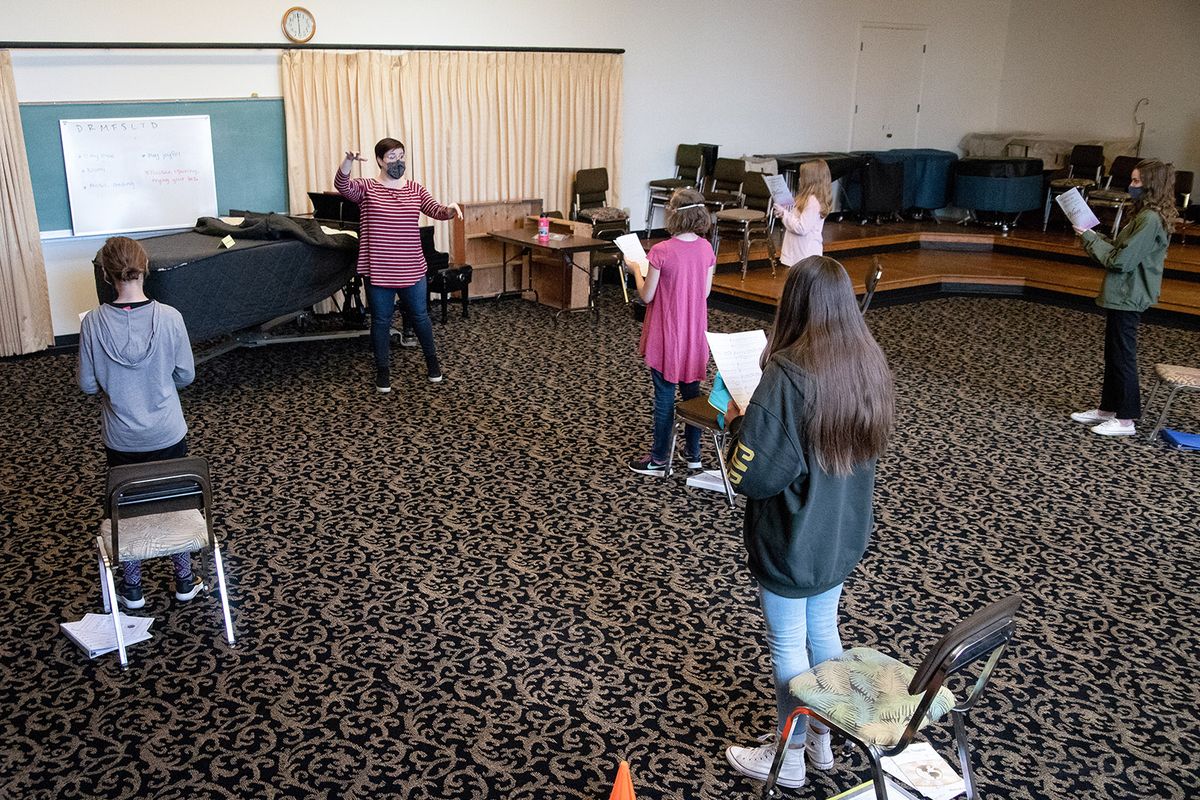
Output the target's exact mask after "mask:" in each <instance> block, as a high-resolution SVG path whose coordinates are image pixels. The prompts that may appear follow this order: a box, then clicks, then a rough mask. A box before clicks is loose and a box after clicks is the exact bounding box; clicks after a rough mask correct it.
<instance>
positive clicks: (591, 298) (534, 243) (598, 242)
mask: <svg viewBox="0 0 1200 800" xmlns="http://www.w3.org/2000/svg"><path fill="white" fill-rule="evenodd" d="M488 236H490V237H492V238H493V239H495V240H497V241H499V242H500V252H501V262H500V274H501V286H502V289H501V291H500V296H501V297H503V296H505V295H511V294H522V295H523V294H525V293H526V292H533V293H534V296H535V297H536V296H537V290H536V289H534V288H533V283H532V281H533V276H532V274H531V272H530V270H529V268H528V262H526V266H525V267H523V269H522V273H523V275H522V282H523V283H528V284H529V285H528V286H527V287H524V288H518V289H516V290H515V291H512V292H510V291H509V290H508V262H509V261H510V260H511V259H509V257H508V246H509V245H514V246H515V247H516V248H517V252H516V255H515V256H514V258H518V259H520V258H526V257H528V256H531V255H532V254H533V251H534V250H537V251H539V252H542V253H546V254H550V255H555V254H557V255H558V256H559V257H560V258H561V259H562V264H563V270H562V302H563V306H564V307H563V308H560V309H559V310H558V311H556V312H555V314H554V321H555V322H557V321H558V318H559V316H560V315H562V314H568V313H571V312H573V311H591V312H592V313H593V314H595V316H596V320H597V321H598V320H599V319H600V307H599V306H598V305H597V304H596V284H597V283H598V282H599V280H598V277H597V276H596V274H595V271H594V270H593V269H592V262H591V259H590V258H589V259H588V262H587V264H580V263H578V262H577V261H576V260H575V254H576V253H587V254H589V255H590V254H591V253H594V252H595V251H597V250H600V249H603V248H606V247H611V246H612V242H609V241H606V240H604V239H592V238H590V237H587V236H573V235H572V236H566V235H563V234H561V233H556V234H551V238H550V240H549V241H547V242H539V241H538V240H537V228H536V227H533V226H530V225H526V226H525V227H523V228H513V229H511V230H506V231H488ZM573 269H578V270H582V271H583V272H585V273H587V276H588V302H587V305H586V306H577V307H574V308H572V307H569V306H568V305H567V304H568V303H570V302H571V294H570V287H569V286H568V282H567V277H568V275H570V273H571V270H573Z"/></svg>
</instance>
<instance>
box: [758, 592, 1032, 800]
mask: <svg viewBox="0 0 1200 800" xmlns="http://www.w3.org/2000/svg"><path fill="white" fill-rule="evenodd" d="M1020 605H1021V597H1020V595H1013V596H1011V597H1006V598H1005V599H1003V600H999V601H997V602H995V603H992V604H991V605H989V606H987V607H985V608H983V609H982V610H980V611H977V612H975V613H974V614H972V615H971V616H970V617H968V618H967V619H966V620H964V621H963V622H961V623H959V625H958V626H956V627H955V628H954V629H953V630H952V631H950V632H949V633H948V634H946V635H945V636H943V637H942V640H941V641H940V642H938V643H937V645H936V646H935V647H934V648H933V650H931V651H930V652H929V654H928V655H927V656H925V660H924V661H922V662H921V665H920V666H919V667H917V669H915V670H914V669H912V668H911V667H908V666H906V665H905V664H903V663H902V662H900V661H898V660H896V659H894V658H892V657H891V656H888V655H885V654H883V653H880V652H879V651H877V650H873V649H871V648H869V647H856V648H853V649H851V650H847V651H845V652H844V653H842V654H841V655H840V656H838V657H836V658H831V659H829V660H827V661H822V662H821V663H819V664H817V665H815V666H814V667H813V668H812V669H810V670H808V671H807V672H802V673H800V674H799V675H797V676H796V677H795V678H792V680H791V681H790V682H789V683H788V689H789V690H790V691H791V693H792V696H793V697H795V698H796V699H798V700H799V701H800V706H799V707H798V708H797V709H796V710H795V711H793V712H792V713H791V714H790V715H788V718H787V720H786V721H785V722H784V726H783V732H782V733H781V734H780V737H779V749H778V750H777V751H776V753H775V761H774V762H773V763H772V764H771V773H770V775H769V776H768V777H767V785H766V787H765V788H764V789H763V797H767V798H778V797H781V796H782V795H781V793H780V791H779V789H778V787H777V786H776V782H777V780H778V778H779V770H780V769H781V768H782V767H783V760H784V755H785V754H786V752H787V746H788V740H789V739H791V736H792V731H793V730H794V729H795V727H796V724H797V720H798V719H799V724H801V725H803V724H805V722H804V720H803V719H802V718H803V717H805V716H809V717H812V718H813V719H816V720H818V721H820V722H822V723H824V724H825V725H827V726H829V728H830V729H831V730H833V731H834V732H835V733H838V734H840V735H841V736H843V737H845V738H846V739H847V740H848V741H850V742H853V743H854V744H855V745H856V746H857V747H858V748H859V749H860V750H862V751H863V752H864V753H865V754H866V755H867V759H868V760H869V761H870V762H871V776H872V779H873V781H874V784H875V797H876V800H887V798H888V793H887V785H886V783H885V782H886V781H887V780H888V778H887V776H886V775H885V773H884V771H883V766H882V764H881V763H880V759H881V758H884V757H890V756H895V755H897V754H898V753H900V752H901V751H903V750H904V748H906V747H908V745H909V744H911V743H912V741H913V739H914V738H915V737H916V735H917V731H918V730H920V729H921V728H923V727H925V726H926V725H928V724H929V723H930V722H936V721H938V720H940V719H942V718H943V717H945V716H946V714H947V713H949V715H950V717H951V719H952V720H953V723H954V739H955V743H956V745H957V747H958V760H959V764H960V765H961V767H962V773H963V781H964V782H965V783H966V787H967V797H968V798H970V800H979V793H978V790H977V788H976V786H975V779H974V776H973V775H972V774H971V757H970V752H969V751H968V749H967V733H966V727H965V723H966V715H967V712H969V711H970V710H971V709H972V708H974V707H975V704H976V703H977V702H978V701H979V696H980V695H981V694H982V693H983V690H984V688H985V687H986V686H987V682H988V679H989V678H990V677H991V674H992V670H993V669H994V668H995V666H996V663H997V662H998V661H999V660H1000V655H1001V654H1002V653H1003V652H1004V648H1005V647H1006V646H1007V645H1008V642H1009V640H1010V639H1012V635H1013V630H1014V629H1015V627H1016V622H1015V619H1014V617H1015V615H1016V613H1017V609H1018V608H1019V607H1020ZM983 658H986V659H987V663H986V664H984V666H983V668H982V669H980V670H979V673H978V676H977V678H976V680H975V686H974V688H973V689H972V690H971V693H970V695H969V696H968V697H967V699H966V700H965V701H963V702H962V703H959V702H958V701H957V699H956V698H955V697H954V695H953V694H952V693H951V691H950V690H949V689H948V688H946V687H945V686H944V685H943V684H944V683H945V681H946V679H947V678H949V677H951V676H953V675H956V674H957V673H959V672H961V671H963V670H964V669H965V668H966V667H968V666H970V665H972V664H974V663H975V662H977V661H979V660H980V659H983Z"/></svg>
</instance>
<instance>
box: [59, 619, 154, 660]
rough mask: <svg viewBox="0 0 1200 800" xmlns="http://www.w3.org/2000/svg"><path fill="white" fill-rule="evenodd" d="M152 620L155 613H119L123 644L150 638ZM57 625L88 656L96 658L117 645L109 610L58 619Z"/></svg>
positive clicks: (127, 645)
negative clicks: (145, 615) (74, 618)
mask: <svg viewBox="0 0 1200 800" xmlns="http://www.w3.org/2000/svg"><path fill="white" fill-rule="evenodd" d="M153 624H154V617H131V616H129V615H127V614H121V625H122V626H123V628H122V631H121V632H122V634H123V635H124V638H125V646H126V647H129V646H130V645H134V644H137V643H138V642H144V641H146V640H147V639H149V638H150V637H151V636H152V634H151V633H150V626H151V625H153ZM58 627H59V628H61V629H62V632H63V633H65V634H66V635H67V637H68V638H69V639H70V640H71V641H72V642H74V643H75V644H77V645H79V646H80V648H82V649H83V652H85V653H87V654H88V658H96V657H97V656H102V655H104V654H105V653H111V652H112V651H114V650H116V649H117V634H116V631H114V630H113V622H112V615H111V614H84V615H83V619H81V620H77V621H75V622H60V623H59V625H58Z"/></svg>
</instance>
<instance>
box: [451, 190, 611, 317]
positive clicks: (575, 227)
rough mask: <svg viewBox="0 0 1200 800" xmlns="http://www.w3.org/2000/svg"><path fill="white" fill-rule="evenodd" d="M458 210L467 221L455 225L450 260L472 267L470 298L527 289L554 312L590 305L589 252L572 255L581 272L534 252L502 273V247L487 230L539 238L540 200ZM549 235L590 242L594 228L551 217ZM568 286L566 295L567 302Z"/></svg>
mask: <svg viewBox="0 0 1200 800" xmlns="http://www.w3.org/2000/svg"><path fill="white" fill-rule="evenodd" d="M459 206H461V207H462V211H463V218H462V219H461V220H460V219H457V218H456V219H454V220H452V222H451V228H450V261H451V263H453V264H470V265H471V266H472V267H474V269H475V272H474V275H473V277H472V280H471V296H472V297H495V296H498V295H499V294H500V293H501V292H502V291H503V290H505V289H507V290H508V291H510V292H511V291H514V290H516V289H518V288H521V287H526V288H532V289H534V290H535V291H536V292H537V300H538V302H539V303H541V304H543V305H547V306H550V307H552V308H558V309H564V308H578V307H580V306H586V305H587V302H588V273H589V270H590V263H591V254H590V253H589V252H579V253H577V254H575V255H574V258H575V263H576V264H578V265H580V267H582V269H579V268H571V267H569V266H567V265H565V264H564V263H563V262H562V260H561V259H559V258H557V257H556V256H554V255H553V254H547V253H541V252H539V251H538V250H537V249H536V248H535V249H534V251H533V252H532V253H531V254H530V255H529V257H528V260H527V261H523V260H521V259H510V261H509V263H508V266H507V267H506V271H507V273H508V274H507V275H503V274H501V262H502V259H503V255H502V253H503V252H504V250H503V244H502V243H501V242H500V241H498V240H496V239H493V238H492V237H490V236H488V231H510V230H511V231H513V232H514V234H516V233H518V232H520V231H522V230H524V229H526V228H527V229H528V230H529V236H530V237H533V236H535V235H536V234H537V219H538V217H539V216H540V215H541V213H542V201H541V200H536V199H526V200H496V201H492V202H485V203H459ZM550 231H551V233H561V234H567V235H570V236H580V237H583V238H589V239H590V238H591V234H592V226H591V225H590V224H588V223H586V222H572V221H570V220H562V219H555V218H551V219H550ZM510 250H511V245H510ZM525 270H529V272H528V273H526V272H525ZM564 285H565V286H566V287H567V295H568V296H567V297H565V298H564V297H563V286H564ZM531 299H532V298H531Z"/></svg>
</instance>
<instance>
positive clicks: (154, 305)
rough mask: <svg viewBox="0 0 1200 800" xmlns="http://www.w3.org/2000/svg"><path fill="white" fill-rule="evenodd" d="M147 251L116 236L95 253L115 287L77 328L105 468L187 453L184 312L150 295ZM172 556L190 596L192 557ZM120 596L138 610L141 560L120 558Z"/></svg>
mask: <svg viewBox="0 0 1200 800" xmlns="http://www.w3.org/2000/svg"><path fill="white" fill-rule="evenodd" d="M149 261H150V259H149V257H148V256H147V255H146V251H145V250H144V249H143V248H142V246H141V245H140V244H138V243H137V242H136V241H134V240H133V239H130V238H128V237H125V236H115V237H113V238H111V239H109V240H108V241H107V242H105V243H104V247H102V248H101V249H100V252H99V253H97V254H96V263H97V264H98V265H99V267H100V269H101V270H102V272H103V275H104V279H105V280H106V281H107V282H108V283H111V284H112V285H113V286H114V287H115V288H116V291H117V297H116V299H115V300H113V301H112V302H110V303H103V304H101V306H100V307H99V308H97V309H94V310H92V311H89V312H88V313H87V315H86V316H85V317H84V318H83V322H82V324H81V326H80V329H79V388H80V389H82V390H83V391H84V392H86V393H88V394H95V395H99V396H100V429H101V432H102V434H103V437H104V450H105V454H106V456H107V461H108V466H110V467H112V466H117V465H120V464H139V463H144V462H147V461H162V460H165V459H169V458H182V457H183V456H186V455H187V423H186V422H184V419H183V408H182V407H181V406H180V404H179V391H178V390H179V389H182V388H183V387H184V386H187V385H188V384H189V383H191V382H192V379H193V378H194V377H195V376H196V367H195V362H194V361H193V359H192V347H191V343H190V342H189V341H188V334H187V328H186V327H184V324H183V317H182V316H181V315H180V313H179V312H178V311H176V310H175V309H174V308H171V307H170V306H167V305H163V304H162V303H158V302H155V301H154V300H151V299H149V298H148V297H146V294H145V291H144V284H145V280H146V273H147V271H148V269H149ZM171 559H172V560H173V561H174V562H175V597H176V599H178V600H180V601H187V600H191V599H192V598H193V597H195V596H196V594H197V593H198V592H199V591H200V589H202V588H203V586H202V585H201V584H200V583H198V582H197V580H196V578H195V576H193V574H192V563H191V555H190V554H189V553H181V554H179V555H174V556H171ZM122 567H123V572H122V581H121V585H120V586H118V587H117V595H118V599H119V600H120V601H121V602H122V603H123V604H124V605H125V606H126V607H128V608H141V607H142V606H144V605H145V604H146V601H145V599H144V598H143V597H142V568H141V562H140V561H124V562H122Z"/></svg>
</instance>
